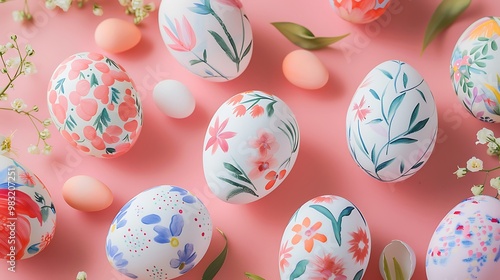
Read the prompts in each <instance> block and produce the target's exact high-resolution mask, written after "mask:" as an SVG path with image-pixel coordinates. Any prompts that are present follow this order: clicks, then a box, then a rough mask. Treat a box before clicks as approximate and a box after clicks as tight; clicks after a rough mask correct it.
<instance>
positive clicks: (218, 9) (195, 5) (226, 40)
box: [158, 0, 253, 82]
mask: <svg viewBox="0 0 500 280" xmlns="http://www.w3.org/2000/svg"><path fill="white" fill-rule="evenodd" d="M158 23H159V25H160V33H161V36H162V38H163V42H164V43H165V45H166V46H167V49H168V50H169V51H170V53H171V54H172V56H173V57H174V58H175V59H176V60H177V61H178V62H179V63H180V64H181V65H182V66H184V67H185V68H186V69H188V70H189V71H191V72H192V73H194V74H196V75H198V76H200V77H202V78H206V79H207V80H209V81H219V82H220V81H229V80H232V79H234V78H236V77H238V76H239V75H240V74H241V73H243V71H244V70H245V69H246V68H247V66H248V63H249V62H250V58H251V56H252V48H253V44H252V43H253V36H252V28H251V26H250V22H249V20H248V17H247V16H246V14H245V12H244V11H243V5H242V4H241V2H240V0H217V1H212V0H170V1H167V0H164V1H161V4H160V9H159V11H158Z"/></svg>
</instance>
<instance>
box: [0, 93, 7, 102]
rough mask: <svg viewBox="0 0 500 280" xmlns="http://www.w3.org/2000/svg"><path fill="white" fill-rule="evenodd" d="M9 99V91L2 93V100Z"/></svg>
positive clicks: (0, 97) (0, 99) (0, 98)
mask: <svg viewBox="0 0 500 280" xmlns="http://www.w3.org/2000/svg"><path fill="white" fill-rule="evenodd" d="M7 99H9V96H8V95H7V93H2V94H0V101H7Z"/></svg>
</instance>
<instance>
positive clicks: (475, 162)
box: [467, 157, 483, 172]
mask: <svg viewBox="0 0 500 280" xmlns="http://www.w3.org/2000/svg"><path fill="white" fill-rule="evenodd" d="M467 170H468V171H470V172H477V171H480V170H483V161H482V160H480V159H478V158H476V157H472V158H470V159H469V160H468V161H467Z"/></svg>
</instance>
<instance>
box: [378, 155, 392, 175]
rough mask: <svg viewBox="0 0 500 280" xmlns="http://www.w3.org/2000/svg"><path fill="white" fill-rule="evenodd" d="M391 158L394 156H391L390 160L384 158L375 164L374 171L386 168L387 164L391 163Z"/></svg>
mask: <svg viewBox="0 0 500 280" xmlns="http://www.w3.org/2000/svg"><path fill="white" fill-rule="evenodd" d="M393 160H394V158H391V159H390V160H386V161H384V162H382V163H381V164H379V165H377V167H376V168H375V172H379V171H380V170H382V169H384V168H386V167H387V166H388V165H389V164H391V163H392V161H393Z"/></svg>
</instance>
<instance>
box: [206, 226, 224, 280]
mask: <svg viewBox="0 0 500 280" xmlns="http://www.w3.org/2000/svg"><path fill="white" fill-rule="evenodd" d="M217 230H218V231H219V232H220V234H221V235H222V237H224V241H225V244H224V248H223V249H222V251H221V253H220V254H219V255H218V256H217V257H216V258H215V260H214V261H213V262H212V263H211V264H210V265H209V266H208V267H207V269H206V270H205V272H204V273H203V276H202V278H201V279H202V280H212V279H214V277H215V275H217V273H218V272H219V270H220V269H221V267H222V265H223V264H224V261H225V260H226V256H227V237H226V235H225V234H224V232H222V230H220V229H217Z"/></svg>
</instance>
